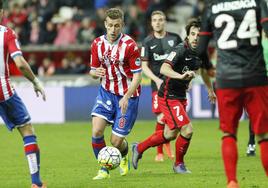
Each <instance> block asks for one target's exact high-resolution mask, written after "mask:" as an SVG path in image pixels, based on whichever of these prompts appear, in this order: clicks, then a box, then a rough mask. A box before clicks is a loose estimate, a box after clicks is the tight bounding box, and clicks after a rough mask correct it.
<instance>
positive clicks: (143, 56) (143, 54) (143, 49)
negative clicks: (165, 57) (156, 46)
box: [141, 42, 149, 61]
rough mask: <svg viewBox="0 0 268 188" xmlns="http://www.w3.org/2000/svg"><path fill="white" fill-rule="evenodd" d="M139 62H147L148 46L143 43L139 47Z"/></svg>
mask: <svg viewBox="0 0 268 188" xmlns="http://www.w3.org/2000/svg"><path fill="white" fill-rule="evenodd" d="M141 60H142V61H148V60H149V46H148V43H146V42H143V44H142V47H141Z"/></svg>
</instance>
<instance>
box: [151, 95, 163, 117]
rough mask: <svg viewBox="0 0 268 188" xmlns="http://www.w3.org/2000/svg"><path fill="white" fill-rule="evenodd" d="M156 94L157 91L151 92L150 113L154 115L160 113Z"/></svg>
mask: <svg viewBox="0 0 268 188" xmlns="http://www.w3.org/2000/svg"><path fill="white" fill-rule="evenodd" d="M157 93H158V92H157V91H154V92H152V112H153V113H155V114H160V113H161V111H160V109H159V104H158V95H157Z"/></svg>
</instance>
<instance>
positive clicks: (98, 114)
mask: <svg viewBox="0 0 268 188" xmlns="http://www.w3.org/2000/svg"><path fill="white" fill-rule="evenodd" d="M123 21H124V14H123V12H122V11H121V10H120V9H117V8H111V9H109V10H107V11H106V16H105V21H104V25H105V28H106V32H107V33H106V35H102V36H100V37H98V38H96V39H95V40H94V41H93V43H92V45H91V70H90V75H91V76H92V77H93V78H95V79H100V81H101V86H100V88H99V92H98V96H97V98H96V103H95V105H94V107H93V109H92V113H91V115H92V147H93V151H94V154H95V157H96V158H97V156H98V153H99V151H100V150H101V149H102V148H103V147H105V146H106V144H105V140H104V130H105V128H106V126H107V125H108V124H111V125H112V134H111V137H110V142H111V144H112V145H113V146H114V147H116V148H118V149H119V150H120V152H121V154H122V161H121V163H120V166H119V169H120V174H121V175H122V176H124V175H126V174H127V173H128V170H129V161H128V143H127V140H126V138H125V137H126V136H127V135H128V134H129V133H130V131H131V129H132V127H133V125H134V123H135V120H136V117H137V113H138V102H139V95H140V82H141V60H140V53H139V49H138V47H137V44H136V43H135V41H134V40H133V39H132V38H131V37H129V36H128V35H126V34H123V33H122V29H123V24H124V23H123ZM109 177H110V175H109V171H108V170H107V169H105V168H101V169H100V170H99V171H98V175H97V176H96V177H94V178H93V180H98V179H106V178H109Z"/></svg>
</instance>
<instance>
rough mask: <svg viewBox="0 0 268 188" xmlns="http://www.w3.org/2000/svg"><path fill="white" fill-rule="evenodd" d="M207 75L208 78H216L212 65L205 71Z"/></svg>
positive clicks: (214, 68)
mask: <svg viewBox="0 0 268 188" xmlns="http://www.w3.org/2000/svg"><path fill="white" fill-rule="evenodd" d="M207 74H208V75H209V76H210V77H215V76H216V67H215V65H213V66H212V67H211V68H210V69H208V70H207Z"/></svg>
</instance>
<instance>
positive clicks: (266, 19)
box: [260, 0, 268, 35]
mask: <svg viewBox="0 0 268 188" xmlns="http://www.w3.org/2000/svg"><path fill="white" fill-rule="evenodd" d="M260 9H261V20H260V22H261V25H262V28H263V30H264V31H265V33H266V35H268V0H260Z"/></svg>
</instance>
